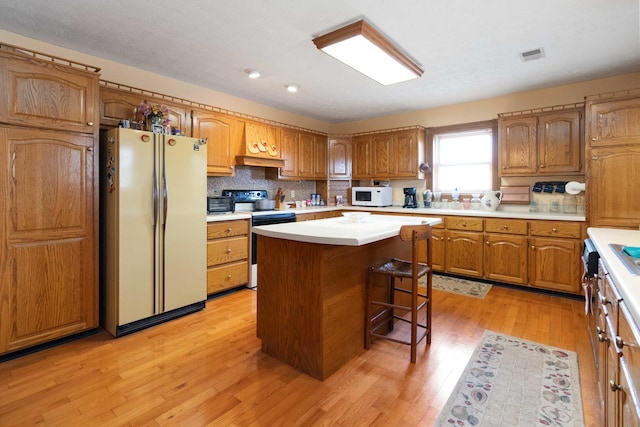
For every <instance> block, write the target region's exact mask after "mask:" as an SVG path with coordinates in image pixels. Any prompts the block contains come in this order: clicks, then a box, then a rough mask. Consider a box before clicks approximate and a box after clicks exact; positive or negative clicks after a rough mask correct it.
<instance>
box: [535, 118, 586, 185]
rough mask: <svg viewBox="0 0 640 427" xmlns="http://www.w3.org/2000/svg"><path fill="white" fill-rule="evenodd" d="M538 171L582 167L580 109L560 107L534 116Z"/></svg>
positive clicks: (550, 171) (556, 172) (563, 170)
mask: <svg viewBox="0 0 640 427" xmlns="http://www.w3.org/2000/svg"><path fill="white" fill-rule="evenodd" d="M538 161H539V170H538V172H539V173H548V174H558V173H571V172H581V171H582V144H581V138H580V112H578V111H561V112H558V113H553V114H544V115H541V116H540V117H539V118H538Z"/></svg>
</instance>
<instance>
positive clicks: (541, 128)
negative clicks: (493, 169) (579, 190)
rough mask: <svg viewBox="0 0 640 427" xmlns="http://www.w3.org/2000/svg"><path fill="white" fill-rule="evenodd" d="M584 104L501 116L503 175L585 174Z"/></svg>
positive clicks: (500, 134)
mask: <svg viewBox="0 0 640 427" xmlns="http://www.w3.org/2000/svg"><path fill="white" fill-rule="evenodd" d="M583 110H584V108H583V104H571V105H566V106H558V107H549V108H546V109H545V108H543V109H539V110H528V111H518V112H514V113H502V114H499V115H498V117H499V118H498V153H499V155H498V170H499V173H500V175H501V176H535V175H551V174H556V175H557V174H569V175H571V174H581V173H583V163H584V162H583V160H582V159H583V154H582V153H583V147H584V138H583V135H582V118H583V113H582V112H583Z"/></svg>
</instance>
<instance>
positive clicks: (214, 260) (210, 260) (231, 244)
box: [207, 237, 249, 266]
mask: <svg viewBox="0 0 640 427" xmlns="http://www.w3.org/2000/svg"><path fill="white" fill-rule="evenodd" d="M248 254H249V241H248V238H247V237H233V238H230V239H220V240H214V241H211V242H207V265H208V266H213V265H218V264H225V263H227V262H233V261H238V260H241V259H247V258H248Z"/></svg>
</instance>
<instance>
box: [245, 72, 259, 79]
mask: <svg viewBox="0 0 640 427" xmlns="http://www.w3.org/2000/svg"><path fill="white" fill-rule="evenodd" d="M245 72H246V73H247V75H248V76H249V78H250V79H257V78H258V77H260V71H258V70H245Z"/></svg>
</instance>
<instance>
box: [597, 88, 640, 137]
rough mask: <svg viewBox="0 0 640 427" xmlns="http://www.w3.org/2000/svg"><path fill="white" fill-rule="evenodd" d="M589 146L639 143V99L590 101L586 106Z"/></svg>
mask: <svg viewBox="0 0 640 427" xmlns="http://www.w3.org/2000/svg"><path fill="white" fill-rule="evenodd" d="M587 132H588V138H587V139H588V141H589V145H591V146H592V147H603V146H613V145H627V144H632V145H637V144H638V141H640V97H636V98H632V99H621V100H608V101H598V100H594V101H590V102H589V103H588V104H587Z"/></svg>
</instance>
